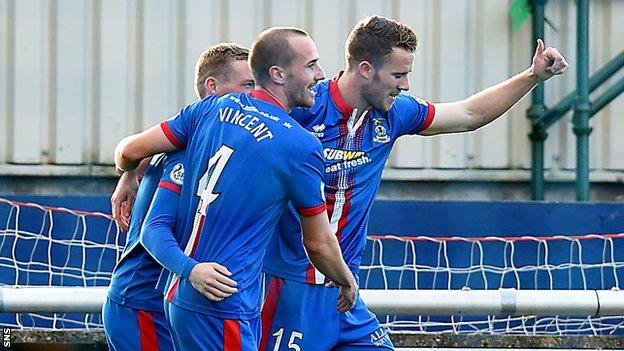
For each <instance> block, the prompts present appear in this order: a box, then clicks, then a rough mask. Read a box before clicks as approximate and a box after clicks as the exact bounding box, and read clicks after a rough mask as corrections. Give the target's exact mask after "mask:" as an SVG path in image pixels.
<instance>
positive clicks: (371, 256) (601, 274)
mask: <svg viewBox="0 0 624 351" xmlns="http://www.w3.org/2000/svg"><path fill="white" fill-rule="evenodd" d="M623 266H624V234H600V235H598V234H595V235H581V236H547V237H539V236H523V237H472V238H465V237H447V238H444V237H427V236H417V237H396V236H369V238H368V244H367V247H366V251H365V254H364V259H363V261H362V265H361V268H360V269H361V272H360V277H361V286H363V287H366V288H368V289H437V290H451V289H471V290H477V289H479V290H483V289H485V290H492V289H501V288H515V289H518V290H520V289H522V290H610V289H619V288H620V281H621V280H622V279H623V278H624V276H623V274H624V269H623ZM389 298H390V295H389ZM380 320H381V321H382V322H383V323H384V324H385V325H386V326H387V327H389V328H390V330H391V331H393V332H403V333H409V332H412V333H454V334H522V335H584V334H589V335H609V334H621V333H622V332H623V331H624V324H623V323H624V317H592V316H576V317H570V316H566V317H559V316H551V317H538V316H509V317H501V316H383V317H381V318H380Z"/></svg>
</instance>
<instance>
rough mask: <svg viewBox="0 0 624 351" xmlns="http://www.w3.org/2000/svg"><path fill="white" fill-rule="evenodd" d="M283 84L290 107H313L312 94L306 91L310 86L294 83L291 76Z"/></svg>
mask: <svg viewBox="0 0 624 351" xmlns="http://www.w3.org/2000/svg"><path fill="white" fill-rule="evenodd" d="M287 78H288V82H291V83H286V84H285V88H286V89H285V90H286V95H287V96H288V99H289V100H290V106H291V107H312V106H314V102H315V99H314V94H313V93H312V92H311V91H310V90H309V89H308V87H309V86H310V85H306V84H301V83H298V82H296V81H294V79H293V78H294V77H293V76H288V77H287Z"/></svg>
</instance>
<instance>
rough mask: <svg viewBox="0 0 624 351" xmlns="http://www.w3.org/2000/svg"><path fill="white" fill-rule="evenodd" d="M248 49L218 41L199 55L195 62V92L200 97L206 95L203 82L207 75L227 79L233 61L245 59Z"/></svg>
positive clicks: (247, 56)
mask: <svg viewBox="0 0 624 351" xmlns="http://www.w3.org/2000/svg"><path fill="white" fill-rule="evenodd" d="M248 58H249V49H247V48H245V47H242V46H240V45H238V44H234V43H219V44H217V45H214V46H211V47H210V48H208V50H206V51H204V52H202V53H201V55H199V58H198V59H197V63H196V64H195V93H196V94H197V96H198V97H199V98H200V99H203V98H205V97H206V87H205V86H204V82H205V81H206V78H208V77H215V78H217V79H219V80H225V81H227V80H228V79H229V75H230V73H231V67H230V64H231V63H232V62H234V61H247V59H248Z"/></svg>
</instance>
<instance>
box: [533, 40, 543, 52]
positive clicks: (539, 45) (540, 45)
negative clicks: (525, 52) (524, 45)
mask: <svg viewBox="0 0 624 351" xmlns="http://www.w3.org/2000/svg"><path fill="white" fill-rule="evenodd" d="M543 53H544V41H543V40H542V39H537V48H536V49H535V54H536V55H542V54H543Z"/></svg>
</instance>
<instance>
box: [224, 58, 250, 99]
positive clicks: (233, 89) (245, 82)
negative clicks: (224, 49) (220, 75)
mask: <svg viewBox="0 0 624 351" xmlns="http://www.w3.org/2000/svg"><path fill="white" fill-rule="evenodd" d="M255 87H256V84H255V82H254V78H253V75H252V74H251V68H249V63H247V61H246V60H236V61H234V62H232V63H230V74H228V79H227V80H223V81H220V82H219V83H218V85H217V87H216V90H217V94H219V95H225V94H229V93H250V92H252V91H253V90H254V88H255Z"/></svg>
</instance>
